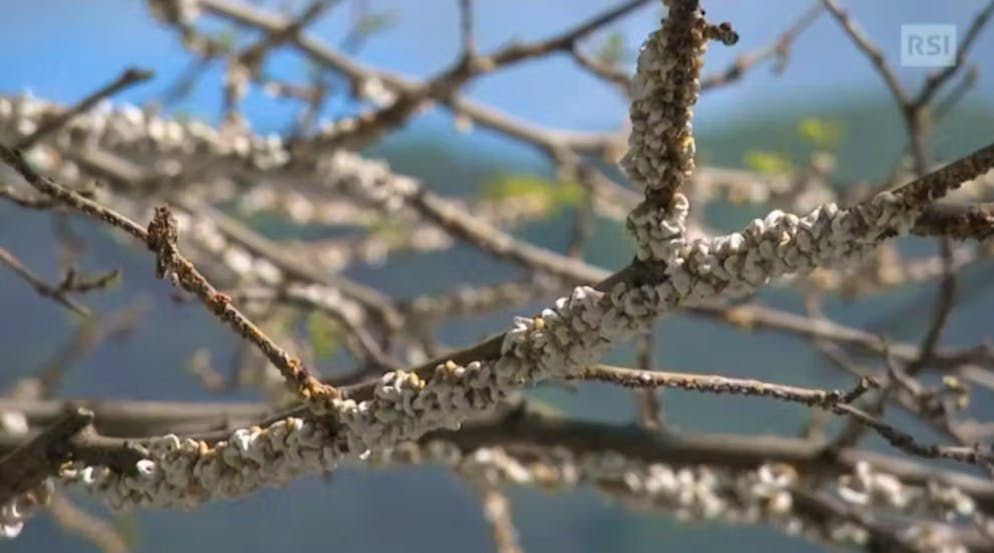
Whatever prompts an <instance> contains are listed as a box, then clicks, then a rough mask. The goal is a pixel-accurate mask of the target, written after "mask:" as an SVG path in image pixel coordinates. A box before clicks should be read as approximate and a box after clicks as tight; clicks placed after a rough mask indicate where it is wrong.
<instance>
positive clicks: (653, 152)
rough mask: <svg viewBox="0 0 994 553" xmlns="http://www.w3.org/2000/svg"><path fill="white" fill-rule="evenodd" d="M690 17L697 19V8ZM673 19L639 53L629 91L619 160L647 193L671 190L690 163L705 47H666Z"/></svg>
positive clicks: (687, 44) (698, 44) (690, 167)
mask: <svg viewBox="0 0 994 553" xmlns="http://www.w3.org/2000/svg"><path fill="white" fill-rule="evenodd" d="M692 17H693V19H695V20H696V19H699V18H700V17H701V16H700V12H699V10H697V11H695V13H694V15H693V16H692ZM672 19H673V18H672V17H668V18H667V20H666V22H665V23H664V25H663V27H662V28H661V29H659V30H657V31H655V32H653V33H652V34H650V35H649V37H648V38H647V39H646V41H645V42H644V43H643V44H642V47H641V49H640V50H639V56H638V62H637V67H636V70H635V77H634V79H633V80H632V87H631V108H630V119H631V125H632V128H631V134H629V137H628V152H627V153H626V154H625V156H624V157H623V158H622V160H621V165H622V167H623V168H624V169H625V173H626V174H627V175H628V178H629V179H631V180H632V182H634V183H635V184H636V185H638V186H640V187H643V188H647V189H650V190H655V189H669V190H675V189H676V188H677V187H678V186H679V184H680V183H681V182H682V181H683V180H685V179H686V178H687V177H688V176H689V175H690V172H691V171H692V170H693V165H694V159H693V158H694V153H695V148H694V138H693V126H692V123H691V117H692V115H693V111H692V109H691V106H692V105H693V104H694V103H696V102H697V95H698V93H699V91H700V86H701V84H700V79H699V78H698V72H699V68H700V58H701V56H702V55H703V54H704V52H705V50H706V49H707V43H706V42H705V41H704V40H703V37H701V40H699V41H693V40H690V41H679V43H678V44H672V45H671V44H668V41H669V39H670V37H669V31H670V30H671V29H670V28H669V27H670V26H671V22H672ZM682 23H683V24H686V25H690V26H693V25H694V22H682ZM677 24H679V23H677ZM678 40H679V39H678ZM678 127H679V128H678Z"/></svg>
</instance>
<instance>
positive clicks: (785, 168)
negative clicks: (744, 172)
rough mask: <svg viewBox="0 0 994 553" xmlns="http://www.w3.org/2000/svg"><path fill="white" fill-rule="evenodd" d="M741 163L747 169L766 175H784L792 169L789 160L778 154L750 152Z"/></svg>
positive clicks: (759, 151)
mask: <svg viewBox="0 0 994 553" xmlns="http://www.w3.org/2000/svg"><path fill="white" fill-rule="evenodd" d="M743 161H744V162H745V165H746V167H748V168H749V169H751V170H753V171H756V172H758V173H763V174H766V175H785V174H787V173H789V172H790V171H791V169H793V164H792V163H791V162H790V159H788V158H787V156H785V155H784V154H781V153H779V152H769V151H765V150H750V151H748V152H746V154H745V156H744V159H743Z"/></svg>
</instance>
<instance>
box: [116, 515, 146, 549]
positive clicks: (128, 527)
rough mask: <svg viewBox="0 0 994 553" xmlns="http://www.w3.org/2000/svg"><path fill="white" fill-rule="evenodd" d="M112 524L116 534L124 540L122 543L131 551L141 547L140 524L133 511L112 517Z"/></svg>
mask: <svg viewBox="0 0 994 553" xmlns="http://www.w3.org/2000/svg"><path fill="white" fill-rule="evenodd" d="M113 525H114V529H115V530H117V534H118V535H119V536H121V539H122V540H124V543H125V544H126V545H127V546H128V547H129V548H131V550H132V551H138V550H139V549H141V545H142V534H141V525H140V524H139V523H138V517H136V516H135V515H134V513H120V514H117V515H116V516H115V517H114V520H113Z"/></svg>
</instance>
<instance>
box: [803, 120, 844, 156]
mask: <svg viewBox="0 0 994 553" xmlns="http://www.w3.org/2000/svg"><path fill="white" fill-rule="evenodd" d="M797 135H798V136H799V137H801V139H802V140H804V141H805V142H807V143H809V144H811V145H812V146H814V147H815V148H817V149H819V150H834V149H835V146H836V145H837V144H838V143H839V138H840V137H841V136H842V124H841V123H839V122H838V121H829V120H827V119H818V118H815V117H805V118H804V119H801V120H800V121H798V122H797Z"/></svg>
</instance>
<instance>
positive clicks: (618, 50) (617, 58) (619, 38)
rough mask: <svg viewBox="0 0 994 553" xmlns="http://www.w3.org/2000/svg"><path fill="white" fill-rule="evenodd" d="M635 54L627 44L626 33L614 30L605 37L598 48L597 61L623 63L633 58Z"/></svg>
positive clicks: (611, 64) (609, 63) (612, 63)
mask: <svg viewBox="0 0 994 553" xmlns="http://www.w3.org/2000/svg"><path fill="white" fill-rule="evenodd" d="M632 57H633V54H632V52H631V51H630V50H629V49H628V47H627V46H626V45H625V35H623V34H622V33H620V32H614V33H611V34H610V35H608V37H607V38H606V39H604V43H603V44H601V46H600V48H599V49H598V50H597V61H599V62H601V63H603V64H604V65H610V66H615V65H621V64H623V63H627V62H629V61H631V60H632Z"/></svg>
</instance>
